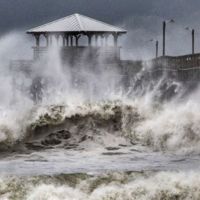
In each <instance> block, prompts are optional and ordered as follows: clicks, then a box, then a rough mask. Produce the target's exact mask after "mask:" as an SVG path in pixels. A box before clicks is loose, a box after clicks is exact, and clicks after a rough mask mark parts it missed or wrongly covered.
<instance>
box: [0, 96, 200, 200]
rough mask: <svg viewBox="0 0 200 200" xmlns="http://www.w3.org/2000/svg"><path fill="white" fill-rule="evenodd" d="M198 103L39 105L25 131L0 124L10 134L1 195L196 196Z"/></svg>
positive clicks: (44, 198)
mask: <svg viewBox="0 0 200 200" xmlns="http://www.w3.org/2000/svg"><path fill="white" fill-rule="evenodd" d="M139 105H140V106H139ZM175 108H176V109H175ZM197 108H198V102H194V101H193V102H192V103H190V102H187V103H186V104H185V103H184V104H183V105H181V104H180V105H179V106H177V104H167V105H164V106H162V107H156V106H152V105H151V106H149V104H145V103H144V104H143V102H142V101H141V100H140V101H139V102H130V101H129V102H127V101H126V102H125V101H124V102H123V101H113V102H112V101H109V102H102V103H94V104H82V105H78V106H73V107H72V106H64V105H62V106H58V105H57V106H46V107H43V106H41V107H37V108H36V109H35V110H34V111H33V110H31V112H30V113H31V117H30V116H29V118H27V114H26V115H25V116H26V119H27V121H28V122H29V123H27V124H26V125H27V127H26V129H23V128H21V129H20V128H19V130H21V131H22V130H26V132H24V134H22V132H21V134H22V135H23V137H22V136H20V137H19V135H18V137H16V138H14V137H11V136H12V135H13V132H12V129H11V128H10V129H9V127H7V128H5V126H4V127H2V128H1V131H2V132H3V130H4V133H5V134H7V136H9V137H7V139H6V140H3V139H2V142H1V151H2V153H1V157H0V177H1V178H0V199H2V200H4V199H5V200H12V199H15V200H18V199H19V200H21V199H22V200H23V199H24V200H30V199H31V200H35V199H39V200H71V199H74V200H79V199H81V200H82V199H92V200H93V199H94V200H96V199H97V200H98V199H99V200H107V199H109V200H110V199H115V200H121V199H123V200H124V199H125V200H126V199H127V200H130V199H131V200H132V199H152V200H153V199H160V200H162V199H199V198H200V186H199V185H200V173H199V172H200V151H199V142H200V137H199V130H200V127H199V126H200V125H199V123H198V120H199V113H198V112H196V110H197ZM30 113H29V114H30ZM180 117H181V120H180ZM8 125H10V124H8ZM19 125H20V124H19ZM23 127H24V126H23ZM5 130H6V131H5ZM8 130H9V131H8ZM10 138H12V140H13V139H15V142H11V139H10Z"/></svg>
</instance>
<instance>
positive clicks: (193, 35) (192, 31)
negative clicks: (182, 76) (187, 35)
mask: <svg viewBox="0 0 200 200" xmlns="http://www.w3.org/2000/svg"><path fill="white" fill-rule="evenodd" d="M185 29H186V30H187V31H191V33H192V54H194V53H195V38H194V37H195V30H194V29H192V28H190V27H186V28H185Z"/></svg>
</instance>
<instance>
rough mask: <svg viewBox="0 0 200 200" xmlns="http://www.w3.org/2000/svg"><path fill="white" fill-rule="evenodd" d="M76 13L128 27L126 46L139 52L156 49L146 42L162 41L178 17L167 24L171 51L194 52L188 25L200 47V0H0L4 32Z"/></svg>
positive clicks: (1, 30)
mask: <svg viewBox="0 0 200 200" xmlns="http://www.w3.org/2000/svg"><path fill="white" fill-rule="evenodd" d="M73 13H80V14H84V15H87V16H90V17H94V18H96V19H99V20H103V21H105V22H108V23H112V24H115V25H119V26H122V27H124V28H126V29H127V30H128V31H129V34H128V37H127V38H128V40H127V39H126V40H124V45H125V46H126V47H127V49H131V48H132V47H133V46H134V47H135V48H134V51H135V53H136V52H137V53H138V54H140V53H142V52H143V51H144V48H141V47H142V46H143V47H144V46H145V45H146V46H148V47H146V49H147V53H148V52H149V49H151V48H152V47H151V45H152V44H146V43H145V41H147V40H149V39H151V38H155V39H158V40H161V31H162V26H161V25H162V20H164V19H170V18H174V19H175V20H176V24H174V25H169V26H170V27H167V28H168V43H167V45H168V46H167V48H168V49H170V52H171V54H174V53H176V54H181V53H188V52H189V51H190V49H191V48H190V46H191V45H190V40H191V38H190V34H189V33H187V32H186V31H184V27H185V26H188V25H190V26H191V27H194V28H195V29H196V32H197V33H196V46H197V50H199V49H200V47H199V46H200V40H198V38H200V0H0V34H5V33H6V32H9V31H12V30H16V29H17V30H18V29H19V30H27V29H29V28H31V27H34V26H37V25H41V24H43V23H46V22H48V21H51V20H54V19H57V18H60V17H64V16H67V15H70V14H73ZM198 29H199V30H198ZM198 31H199V33H198ZM182 40H184V43H183V42H181V41H182ZM198 43H199V45H198Z"/></svg>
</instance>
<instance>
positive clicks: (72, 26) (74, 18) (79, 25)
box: [27, 14, 127, 34]
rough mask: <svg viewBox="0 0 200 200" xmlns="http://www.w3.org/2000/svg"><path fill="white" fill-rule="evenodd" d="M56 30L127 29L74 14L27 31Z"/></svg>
mask: <svg viewBox="0 0 200 200" xmlns="http://www.w3.org/2000/svg"><path fill="white" fill-rule="evenodd" d="M56 32H62V33H68V32H69V33H70V32H73V33H74V32H78V33H80V32H89V33H126V32H127V31H126V30H124V29H121V28H118V27H115V26H112V25H110V24H107V23H104V22H101V21H98V20H95V19H92V18H90V17H86V16H83V15H80V14H73V15H70V16H67V17H64V18H61V19H58V20H55V21H53V22H50V23H47V24H44V25H42V26H38V27H36V28H33V29H30V30H28V31H27V33H32V34H34V33H35V34H36V33H56Z"/></svg>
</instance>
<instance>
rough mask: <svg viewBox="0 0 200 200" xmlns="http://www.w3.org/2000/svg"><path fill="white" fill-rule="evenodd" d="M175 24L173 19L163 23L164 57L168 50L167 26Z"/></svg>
mask: <svg viewBox="0 0 200 200" xmlns="http://www.w3.org/2000/svg"><path fill="white" fill-rule="evenodd" d="M174 22H175V21H174V20H173V19H171V20H166V21H163V56H165V54H166V49H165V45H166V25H167V24H168V23H174Z"/></svg>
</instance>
